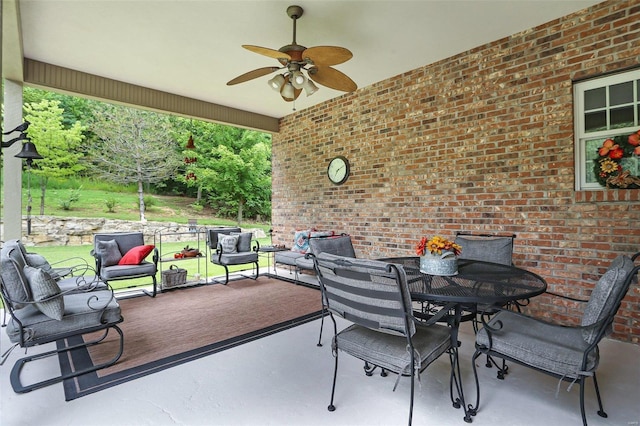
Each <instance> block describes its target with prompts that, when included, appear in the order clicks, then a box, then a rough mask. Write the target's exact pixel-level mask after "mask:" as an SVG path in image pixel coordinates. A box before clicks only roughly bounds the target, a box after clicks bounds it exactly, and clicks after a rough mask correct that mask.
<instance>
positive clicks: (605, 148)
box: [598, 139, 619, 158]
mask: <svg viewBox="0 0 640 426" xmlns="http://www.w3.org/2000/svg"><path fill="white" fill-rule="evenodd" d="M618 148H619V146H618V144H616V143H614V142H613V139H607V140H605V141H604V142H603V144H602V146H601V147H600V149H598V154H600V156H601V157H604V156H606V155H607V154H608V153H609V151H612V150H614V149H618ZM612 158H613V157H612Z"/></svg>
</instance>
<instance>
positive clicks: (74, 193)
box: [58, 187, 82, 211]
mask: <svg viewBox="0 0 640 426" xmlns="http://www.w3.org/2000/svg"><path fill="white" fill-rule="evenodd" d="M81 189H82V187H79V188H76V189H72V190H71V191H69V196H68V198H67V199H66V200H60V202H59V204H58V205H59V206H60V208H61V209H62V210H67V211H68V210H71V203H75V202H76V201H78V200H79V199H80V190H81Z"/></svg>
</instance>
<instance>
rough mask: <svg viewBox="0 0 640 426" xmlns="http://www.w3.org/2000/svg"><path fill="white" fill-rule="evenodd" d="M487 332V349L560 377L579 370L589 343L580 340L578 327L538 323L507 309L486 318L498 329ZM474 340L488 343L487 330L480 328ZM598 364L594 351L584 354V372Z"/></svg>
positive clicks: (575, 375) (573, 376)
mask: <svg viewBox="0 0 640 426" xmlns="http://www.w3.org/2000/svg"><path fill="white" fill-rule="evenodd" d="M500 323H501V324H502V326H501V328H500V329H499V330H497V331H494V332H492V333H491V342H492V346H491V349H492V350H494V351H496V352H498V353H501V354H504V355H506V356H508V357H510V358H513V359H515V360H517V361H520V362H522V363H525V364H527V365H530V366H533V367H535V368H539V369H541V370H544V371H548V372H552V373H554V374H557V375H560V376H565V375H566V376H567V377H570V378H575V377H577V376H578V372H579V371H581V370H582V356H583V354H584V351H585V350H586V348H587V347H588V346H589V344H588V343H587V342H586V341H585V340H584V339H583V336H582V329H580V328H578V327H573V328H572V327H562V326H559V325H553V324H548V323H544V322H541V321H539V320H536V319H535V318H531V317H527V316H524V315H521V314H518V313H514V312H510V311H501V312H499V313H498V314H496V315H495V316H494V317H493V318H491V320H490V321H489V325H490V326H493V327H496V328H499V325H500ZM476 343H478V344H479V345H483V346H487V347H488V346H489V338H488V336H487V331H486V330H485V329H484V328H482V329H480V330H479V331H478V333H477V335H476ZM597 364H598V351H597V350H595V351H592V352H591V353H590V354H589V356H588V362H587V365H586V369H585V371H590V370H594V369H595V368H596V367H597Z"/></svg>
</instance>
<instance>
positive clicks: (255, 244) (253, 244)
mask: <svg viewBox="0 0 640 426" xmlns="http://www.w3.org/2000/svg"><path fill="white" fill-rule="evenodd" d="M259 250H260V241H258V240H253V239H252V240H251V251H255V252H256V253H257V252H258V251H259Z"/></svg>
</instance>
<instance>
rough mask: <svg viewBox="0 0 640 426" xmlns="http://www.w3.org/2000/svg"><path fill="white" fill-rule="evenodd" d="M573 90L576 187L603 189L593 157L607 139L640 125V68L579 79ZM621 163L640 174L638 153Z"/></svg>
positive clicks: (627, 132)
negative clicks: (586, 79)
mask: <svg viewBox="0 0 640 426" xmlns="http://www.w3.org/2000/svg"><path fill="white" fill-rule="evenodd" d="M573 91H574V92H573V93H574V116H575V138H576V140H575V147H576V149H575V153H576V157H575V162H576V165H575V171H576V190H585V189H603V186H602V185H600V184H599V183H598V180H597V179H596V174H595V173H596V172H595V170H594V161H593V160H594V159H597V158H599V155H598V148H599V147H601V146H602V144H603V142H604V141H605V139H607V138H612V137H615V136H620V135H628V134H631V133H635V132H636V131H638V129H639V128H640V69H635V70H632V71H627V72H624V73H620V74H615V75H609V76H606V77H600V78H596V79H592V80H588V81H583V82H580V83H576V84H575V85H574V88H573ZM621 165H622V166H623V167H624V169H625V170H629V171H630V172H631V174H632V175H634V176H639V175H640V164H639V161H638V158H637V157H635V158H624V159H623V160H622V163H621Z"/></svg>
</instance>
